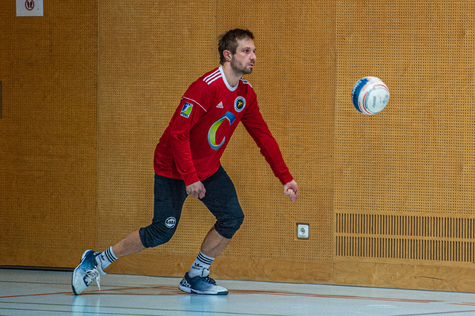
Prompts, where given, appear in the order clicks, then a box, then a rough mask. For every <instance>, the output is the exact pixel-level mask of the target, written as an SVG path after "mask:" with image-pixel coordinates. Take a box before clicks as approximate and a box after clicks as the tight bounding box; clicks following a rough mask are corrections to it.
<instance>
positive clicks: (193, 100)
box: [181, 97, 208, 112]
mask: <svg viewBox="0 0 475 316" xmlns="http://www.w3.org/2000/svg"><path fill="white" fill-rule="evenodd" d="M181 98H182V99H185V100H190V101H193V102H194V103H195V104H198V105H199V106H200V107H201V108H202V109H203V110H204V111H205V112H208V111H207V110H206V109H205V108H204V107H203V106H202V105H201V104H199V103H198V102H196V101H195V100H193V99H190V98H187V97H181Z"/></svg>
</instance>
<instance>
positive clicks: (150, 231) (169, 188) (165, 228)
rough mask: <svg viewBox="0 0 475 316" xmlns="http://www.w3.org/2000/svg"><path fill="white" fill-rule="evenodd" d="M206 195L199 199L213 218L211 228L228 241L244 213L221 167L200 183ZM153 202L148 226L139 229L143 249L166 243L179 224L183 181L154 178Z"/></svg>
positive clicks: (184, 190)
mask: <svg viewBox="0 0 475 316" xmlns="http://www.w3.org/2000/svg"><path fill="white" fill-rule="evenodd" d="M202 183H203V185H204V187H205V189H206V194H205V197H204V198H202V199H200V201H201V202H203V204H205V205H206V207H207V208H208V209H209V211H210V212H211V213H212V214H213V215H214V217H215V218H216V223H215V226H214V227H215V229H216V231H217V232H218V233H219V234H220V235H221V236H223V237H225V238H232V237H233V235H234V233H235V232H236V231H237V230H238V229H239V227H240V225H241V223H242V220H243V219H244V213H243V211H242V209H241V205H240V204H239V201H238V197H237V194H236V189H235V188H234V184H233V182H232V181H231V179H230V178H229V176H228V174H227V173H226V171H225V170H224V169H223V167H221V166H220V167H219V169H218V171H216V172H215V173H214V174H213V175H211V176H210V177H208V178H207V179H205V180H203V181H202ZM154 193H155V203H154V215H153V220H152V224H150V225H149V226H147V227H143V228H141V229H140V231H139V233H140V238H141V240H142V244H143V245H144V247H146V248H149V247H155V246H158V245H161V244H164V243H166V242H168V241H169V240H170V238H171V237H172V236H173V234H174V233H175V231H176V228H177V225H178V223H179V221H180V215H181V211H182V208H183V204H184V203H185V200H186V198H187V197H188V195H187V194H186V186H185V182H184V181H183V180H177V179H170V178H167V177H163V176H159V175H155V186H154Z"/></svg>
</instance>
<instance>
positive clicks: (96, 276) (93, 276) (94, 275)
mask: <svg viewBox="0 0 475 316" xmlns="http://www.w3.org/2000/svg"><path fill="white" fill-rule="evenodd" d="M94 280H95V281H96V283H97V287H98V288H99V291H100V290H101V284H100V281H101V273H100V272H99V271H98V270H97V269H92V270H88V271H87V272H86V275H85V276H84V282H85V283H86V285H87V286H89V285H90V284H91V283H92V281H94Z"/></svg>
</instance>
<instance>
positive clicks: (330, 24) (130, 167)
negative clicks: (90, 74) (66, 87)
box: [98, 1, 335, 281]
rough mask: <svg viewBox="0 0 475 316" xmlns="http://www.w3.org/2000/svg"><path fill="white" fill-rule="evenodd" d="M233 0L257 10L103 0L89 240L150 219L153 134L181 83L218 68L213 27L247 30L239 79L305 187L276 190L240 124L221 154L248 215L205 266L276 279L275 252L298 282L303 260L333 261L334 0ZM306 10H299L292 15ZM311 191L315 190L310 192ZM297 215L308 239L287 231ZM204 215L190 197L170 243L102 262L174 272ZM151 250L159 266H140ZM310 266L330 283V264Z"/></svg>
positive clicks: (202, 227)
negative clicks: (293, 0) (249, 41)
mask: <svg viewBox="0 0 475 316" xmlns="http://www.w3.org/2000/svg"><path fill="white" fill-rule="evenodd" d="M241 5H243V6H246V5H249V6H253V7H254V10H252V11H248V10H246V11H242V12H239V11H238V10H234V9H231V8H232V7H233V5H231V3H229V2H227V1H223V2H215V1H199V2H197V3H193V4H191V5H190V3H189V2H187V1H183V2H180V1H179V2H176V1H174V2H166V1H164V2H161V4H160V5H156V6H150V5H149V4H147V5H145V4H142V5H140V4H133V5H132V4H129V3H125V2H121V1H119V2H117V1H114V2H112V1H103V2H101V6H100V47H101V50H100V58H99V60H100V77H99V87H100V89H99V91H100V95H99V104H100V106H99V123H98V125H99V148H100V150H99V196H98V198H99V204H98V205H99V209H98V212H99V221H100V222H101V223H104V224H103V229H99V242H98V246H99V248H100V249H103V248H105V247H109V246H110V245H112V244H114V243H115V242H117V241H118V240H119V239H120V238H122V237H124V236H125V235H127V234H128V233H129V232H131V231H132V230H135V229H138V228H139V227H141V226H145V225H148V223H149V222H150V220H151V216H152V207H153V191H152V189H153V169H152V167H153V166H152V158H153V150H154V148H155V145H156V143H157V142H158V139H159V137H160V136H161V133H162V132H163V130H164V129H165V128H166V126H167V125H168V122H169V120H170V117H171V115H172V113H173V111H174V110H175V108H176V106H177V105H178V102H179V98H180V97H181V95H182V94H183V93H184V91H185V90H186V88H187V87H188V85H189V84H191V83H192V82H193V81H194V80H195V79H197V78H198V77H199V76H200V75H202V74H203V73H205V72H207V71H209V70H211V69H213V68H214V67H216V66H218V65H219V56H218V52H217V39H218V36H219V35H220V34H222V33H224V32H225V31H227V30H228V29H231V28H235V27H242V28H249V29H251V30H252V31H253V32H254V34H255V36H256V45H257V50H258V51H257V56H258V59H257V64H256V70H255V71H254V72H253V74H251V75H249V76H246V78H247V79H248V80H249V81H250V82H251V84H252V85H253V86H254V88H255V89H256V91H257V93H258V98H259V102H260V104H261V109H262V112H263V114H264V116H265V117H266V120H267V122H268V123H269V125H270V128H271V130H272V131H273V132H274V135H275V137H276V139H277V140H278V142H279V143H280V145H281V149H282V152H283V154H284V158H285V159H286V161H287V163H288V165H289V167H290V169H291V171H292V173H293V174H294V176H295V178H296V180H297V181H298V183H299V184H300V188H301V192H302V193H301V199H300V201H299V202H298V203H293V204H292V203H290V201H288V200H287V198H285V197H284V196H283V194H282V185H281V184H280V182H279V181H278V179H276V178H275V177H274V176H273V174H272V172H271V170H270V167H269V166H268V165H267V163H266V162H265V159H264V158H263V157H262V156H261V155H260V153H259V150H258V148H257V146H256V145H255V144H254V143H253V141H252V139H251V138H250V136H249V135H247V133H246V132H245V131H244V129H243V128H239V130H238V131H237V133H236V135H235V136H234V137H233V140H232V142H231V144H230V146H229V147H228V149H227V152H226V153H225V156H224V158H223V160H222V163H223V166H224V168H225V169H226V170H227V171H228V173H229V174H230V176H231V177H232V179H233V180H234V182H235V185H236V188H237V191H238V194H239V197H240V200H241V203H242V205H243V208H244V211H245V214H246V220H245V223H244V225H243V227H242V229H241V230H240V231H239V232H238V233H237V234H236V236H235V238H234V239H233V242H232V243H231V245H230V246H229V247H228V249H227V250H226V251H225V252H224V253H223V254H222V256H221V257H220V258H218V259H219V260H217V261H216V262H215V264H214V265H213V273H214V274H213V275H214V276H215V277H218V278H219V277H224V278H229V277H231V275H234V277H235V278H251V279H261V278H262V274H263V273H264V274H269V275H272V277H269V278H270V279H272V280H281V281H285V280H286V277H285V270H286V269H287V265H286V264H284V265H282V269H281V270H282V271H281V272H277V270H279V269H275V267H274V266H275V264H273V260H276V261H275V262H281V263H285V262H287V263H290V262H291V263H292V265H293V266H295V267H298V265H299V263H300V262H301V263H302V267H303V266H306V267H307V268H306V269H304V270H302V271H300V272H299V271H296V272H297V273H296V275H298V277H295V279H300V281H302V279H301V278H302V277H303V275H304V274H305V272H303V271H306V272H309V271H310V270H311V269H310V268H308V267H311V266H319V265H321V264H322V262H323V263H325V264H326V265H327V266H328V265H330V264H331V259H332V251H333V249H332V246H333V231H332V229H333V213H332V203H333V200H332V185H333V182H332V181H333V174H332V150H333V149H332V148H333V147H332V146H333V144H332V135H333V133H332V132H331V130H332V126H333V123H332V122H333V113H334V111H333V104H334V95H333V94H332V93H325V94H322V93H320V89H324V90H329V91H330V90H331V89H332V87H333V83H334V76H335V74H334V69H335V68H334V62H335V51H334V45H335V40H334V39H335V34H334V32H333V30H334V23H335V14H334V10H335V6H334V5H327V6H325V1H319V2H318V1H317V2H315V1H305V2H301V3H299V4H298V5H295V4H292V5H290V4H285V3H281V2H279V1H275V2H269V3H267V2H266V3H260V4H257V6H256V4H255V3H251V2H249V3H242V4H241ZM308 10H310V11H311V12H312V14H310V13H309V12H307V11H308ZM197 12H198V13H197ZM303 13H304V14H305V15H306V16H307V17H308V18H306V19H302V20H299V18H300V17H301V15H302V14H303ZM216 17H218V18H216ZM244 21H246V22H245V23H244ZM298 21H300V22H298ZM283 25H284V26H285V27H284V30H285V32H281V28H282V26H283ZM155 30H158V31H155ZM291 30H292V31H291ZM297 41H302V44H301V45H296V43H297ZM289 52H290V53H289ZM303 61H305V62H303ZM317 80H320V81H321V84H319V85H318V86H317V85H315V84H314V82H315V81H317ZM315 135H317V137H316V136H315ZM309 173H311V174H312V177H308V174H309ZM312 190H316V191H318V192H319V193H318V194H309V193H308V192H311V191H312ZM297 222H307V223H309V224H310V239H309V240H296V238H295V231H296V223H297ZM213 223H214V218H213V217H212V215H211V214H210V213H209V212H208V211H207V209H206V208H205V207H204V206H203V205H202V204H201V203H200V202H199V201H197V200H193V199H189V200H188V201H187V202H186V203H185V207H184V210H183V215H182V218H181V221H180V224H179V226H178V230H177V232H176V234H175V236H174V237H173V239H172V240H171V241H170V242H169V243H168V244H166V245H163V246H160V247H157V248H155V249H147V250H145V251H144V252H143V253H141V254H139V255H135V256H131V257H129V258H124V259H121V260H119V261H118V262H117V263H114V265H113V266H111V268H110V271H112V272H126V273H146V274H156V275H174V276H181V275H182V274H183V273H184V271H186V270H187V269H188V266H189V265H191V263H192V261H193V258H194V257H195V256H196V254H197V253H198V251H199V247H200V244H201V241H202V238H203V237H204V235H205V234H206V232H207V231H208V229H209V228H210V227H211V226H212V225H213ZM188 256H189V258H188ZM151 258H155V260H156V264H153V265H149V264H146V263H148V262H151ZM185 258H186V259H185ZM169 260H173V261H172V262H171V263H170V262H168V261H169ZM181 260H185V263H182V262H181ZM152 261H153V260H152ZM165 261H166V262H165ZM257 261H259V262H263V263H262V265H261V266H262V269H251V270H249V269H248V267H249V265H250V264H252V262H257ZM177 262H179V263H177ZM225 262H238V263H239V264H232V265H228V264H226V263H225ZM142 263H143V264H142ZM183 264H184V267H183ZM157 266H159V267H160V269H158V268H157ZM131 267H133V268H132V269H131V270H132V271H129V269H130V268H131ZM266 267H274V268H266ZM266 269H272V271H274V272H271V271H270V270H269V271H267V272H266ZM309 269H310V270H309ZM315 274H316V275H318V277H317V276H315V277H313V276H314V275H315ZM309 275H312V278H313V279H314V280H315V279H324V280H326V281H328V280H329V276H330V270H327V271H325V272H322V270H321V269H316V270H315V271H314V272H312V273H310V274H309Z"/></svg>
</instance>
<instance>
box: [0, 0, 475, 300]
mask: <svg viewBox="0 0 475 316" xmlns="http://www.w3.org/2000/svg"><path fill="white" fill-rule="evenodd" d="M239 6H240V7H249V8H252V10H238V9H236V8H235V3H231V2H229V1H225V0H223V1H210V0H200V1H194V2H188V1H182V0H180V1H159V2H155V3H126V2H125V1H110V0H104V1H101V2H100V5H99V3H98V2H97V1H96V2H94V3H93V4H92V5H90V6H88V7H83V6H79V5H74V4H73V5H71V4H69V3H68V4H65V3H60V2H59V1H57V0H54V1H50V2H48V3H45V16H44V17H35V18H17V17H15V7H14V5H13V4H2V5H0V9H1V10H0V16H1V17H2V19H1V20H0V27H1V28H2V30H3V32H1V33H0V40H1V41H2V43H8V45H6V46H5V49H2V50H0V81H1V82H2V87H3V95H2V98H3V100H2V101H3V104H2V111H3V113H2V117H1V118H0V147H1V148H2V152H1V155H0V165H1V166H2V167H0V197H1V199H2V205H1V212H2V214H1V215H2V216H1V219H0V223H1V225H2V229H1V230H0V240H1V241H2V242H1V243H0V250H1V251H2V254H3V255H2V256H1V257H0V265H31V266H54V267H71V268H72V267H74V266H76V264H77V262H78V260H79V256H80V255H81V253H82V252H83V250H84V249H87V248H95V249H96V250H103V249H105V248H106V247H109V246H110V245H112V244H114V243H115V242H117V241H118V240H119V239H121V238H123V237H124V236H125V235H126V234H128V233H129V232H131V231H132V230H135V229H137V228H139V227H141V226H144V225H147V224H148V223H149V222H150V220H151V217H152V207H153V164H152V163H153V150H154V148H155V145H156V143H157V142H158V139H159V137H160V136H161V134H162V132H163V130H164V129H165V127H166V126H167V124H168V122H169V120H170V117H171V115H172V113H173V111H174V110H175V108H176V106H177V104H178V102H179V99H180V97H181V95H182V94H183V92H184V91H185V89H186V88H187V87H188V85H189V84H190V83H191V82H193V81H194V80H195V79H196V78H198V77H199V76H200V75H202V74H203V73H204V72H206V71H208V70H211V69H212V68H214V67H215V66H217V65H218V53H217V48H216V45H217V38H218V35H219V34H221V33H223V32H225V31H226V30H228V29H230V28H234V27H242V28H249V29H251V30H252V31H253V32H254V34H255V36H256V39H255V42H256V47H257V62H256V68H255V70H254V72H253V73H252V74H251V75H249V76H246V79H248V80H249V81H250V82H251V84H252V85H253V87H254V88H255V90H256V91H257V94H258V101H259V104H260V106H261V110H262V113H263V115H264V117H265V118H266V120H267V122H268V124H269V127H270V128H271V130H272V132H273V134H274V136H275V137H276V139H277V140H278V142H279V144H280V146H281V149H282V152H283V155H284V158H285V160H286V161H287V163H288V165H289V167H290V169H291V171H292V173H293V174H294V176H295V178H296V180H297V181H298V183H299V185H300V199H299V201H298V202H297V203H290V202H289V201H287V200H286V198H285V197H284V196H282V186H281V185H280V183H279V182H278V180H277V179H276V178H275V177H274V176H273V174H272V172H271V170H270V168H269V167H268V165H267V163H266V162H265V160H264V159H263V157H262V156H261V155H260V154H259V151H258V149H257V147H256V146H255V144H254V143H253V141H252V139H251V138H250V137H249V136H248V135H247V133H246V132H245V130H244V129H243V128H239V129H238V130H237V131H236V135H235V136H234V137H233V141H232V142H231V144H230V146H229V148H228V150H227V152H226V153H225V155H224V157H223V160H222V163H223V166H224V167H225V168H226V170H227V171H228V173H229V174H230V176H231V177H232V179H233V180H234V182H235V185H236V188H237V191H238V194H239V197H240V200H241V204H242V206H243V208H244V210H245V213H246V220H245V223H244V225H243V227H242V229H241V230H240V231H239V232H238V233H237V234H236V236H235V238H234V240H233V242H232V243H231V245H230V246H229V247H228V249H226V251H225V252H224V253H223V255H222V256H220V257H219V258H217V260H216V261H215V263H214V264H213V270H212V274H213V276H214V277H217V278H225V279H241V280H263V281H283V282H302V283H327V284H351V285H363V286H380V287H395V288H414V289H431V290H446V291H467V292H475V287H474V286H473V285H471V283H470V282H468V281H467V280H470V279H471V278H473V276H474V272H473V271H474V270H473V269H472V265H473V261H474V259H475V244H474V242H473V238H474V236H473V234H474V229H473V228H474V227H473V226H474V225H475V224H474V221H475V215H474V198H473V195H472V194H471V193H472V192H473V189H474V188H473V181H472V180H473V178H474V170H475V166H474V160H473V156H474V148H475V147H474V139H475V137H474V136H475V135H474V132H473V131H474V130H473V121H474V115H475V113H474V73H475V70H474V67H475V63H474V57H475V56H474V54H473V51H474V48H475V47H474V46H475V38H474V36H475V32H474V29H475V20H474V18H473V16H474V13H475V12H474V11H475V7H474V3H473V2H472V1H455V0H449V1H441V0H435V1H434V0H432V1H428V0H422V1H417V2H414V1H409V0H397V1H386V0H385V1H374V0H371V1H365V2H353V1H349V0H319V1H299V2H297V3H296V2H292V3H291V4H290V3H286V2H282V1H276V0H272V1H265V2H257V3H256V2H250V1H247V0H246V1H241V2H240V4H239ZM97 17H99V19H97ZM368 75H371V76H377V77H380V78H381V79H383V80H384V81H385V82H386V84H387V85H388V86H389V89H390V92H391V99H390V101H389V104H388V106H387V108H386V109H385V110H384V111H383V112H381V113H379V114H377V115H375V116H363V115H362V114H360V113H358V112H357V111H356V110H355V109H354V108H353V106H352V105H351V100H350V94H351V88H352V86H353V84H354V83H355V82H356V81H357V80H358V79H359V78H361V77H363V76H368ZM96 114H97V116H96ZM96 147H97V148H96ZM213 222H214V219H213V217H212V216H211V215H210V214H209V213H208V211H207V210H206V208H205V207H204V206H203V205H201V203H200V202H198V201H197V200H192V199H190V200H189V201H187V202H186V204H185V208H184V211H183V216H182V220H181V222H180V225H179V228H178V231H177V234H176V235H175V237H174V238H173V239H172V240H171V242H170V243H168V244H166V245H164V246H161V247H158V248H154V249H148V250H146V251H144V252H142V253H141V254H137V255H134V256H129V257H126V258H122V259H121V260H119V261H117V263H114V264H113V265H112V266H111V267H110V269H108V272H110V273H131V274H149V275H165V276H181V275H183V273H184V271H186V270H187V269H188V268H189V266H190V264H191V263H192V261H193V259H194V258H195V256H196V253H197V252H198V250H199V246H200V243H201V240H202V237H203V236H204V234H205V233H206V232H207V230H208V229H209V227H210V226H211V225H212V224H213ZM297 222H307V223H309V225H310V238H309V240H296V239H295V224H296V223H297ZM45 232H47V233H45ZM58 258H59V259H58Z"/></svg>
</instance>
